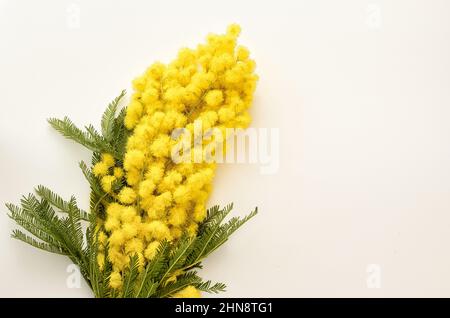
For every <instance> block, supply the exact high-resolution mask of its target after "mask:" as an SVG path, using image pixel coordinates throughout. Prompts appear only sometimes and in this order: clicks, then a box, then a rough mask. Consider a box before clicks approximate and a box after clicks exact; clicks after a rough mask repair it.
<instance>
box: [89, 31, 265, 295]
mask: <svg viewBox="0 0 450 318" xmlns="http://www.w3.org/2000/svg"><path fill="white" fill-rule="evenodd" d="M239 33H240V27H239V26H238V25H231V26H230V27H229V28H228V30H227V32H226V34H223V35H216V34H212V35H209V36H208V37H207V40H206V43H205V44H200V45H198V46H197V48H195V49H188V48H183V49H181V50H180V51H179V52H178V55H177V57H176V58H175V59H174V60H173V61H172V62H170V63H168V64H167V65H165V64H162V63H159V62H157V63H154V64H153V65H151V66H150V67H149V68H148V69H147V70H146V71H145V72H144V73H143V74H141V75H140V76H138V77H137V78H136V79H135V80H134V81H133V89H134V93H133V95H132V97H131V101H130V103H129V105H128V107H127V110H126V116H125V120H124V123H125V126H126V127H127V129H129V130H130V136H129V137H128V141H127V145H126V153H125V155H124V158H123V163H121V160H115V159H114V158H113V157H112V156H111V155H110V154H103V155H102V157H101V161H100V162H98V163H97V164H96V165H95V166H94V167H93V173H94V175H95V176H97V177H99V180H100V182H101V183H100V184H101V186H102V188H103V190H104V191H105V192H106V193H108V194H109V195H110V196H111V198H112V199H113V200H114V202H113V203H109V204H107V206H105V208H106V209H105V211H106V213H105V215H106V218H105V223H104V230H105V231H106V235H107V236H108V243H109V250H108V252H107V256H108V258H109V260H110V261H111V262H112V265H113V269H114V272H113V273H112V274H111V279H110V285H111V287H113V288H120V287H121V284H122V276H121V275H122V270H123V268H125V267H126V266H127V264H128V263H129V257H130V256H132V255H134V254H137V255H138V257H139V260H140V265H141V263H142V265H145V263H147V262H148V261H150V260H151V259H152V258H154V256H155V255H156V253H157V250H158V247H159V245H160V242H161V241H163V240H167V241H169V242H170V241H174V240H177V239H178V238H180V237H181V236H182V235H183V233H187V234H188V235H191V236H195V235H196V234H197V231H198V224H200V223H201V222H202V221H203V220H204V218H205V217H206V205H207V200H208V197H209V195H210V192H211V188H212V182H213V178H214V174H215V169H216V164H215V163H214V162H209V161H206V158H205V156H204V153H203V152H200V155H199V158H197V157H198V153H196V152H195V149H194V151H193V152H192V153H188V154H187V157H188V158H191V159H192V158H195V159H199V160H195V161H193V162H175V161H173V158H172V152H173V150H174V149H175V147H176V146H177V143H178V142H179V140H178V139H176V138H172V133H173V132H174V131H175V130H176V129H178V128H185V129H186V131H187V133H188V134H190V135H191V137H192V138H191V141H190V142H189V146H190V147H192V146H194V144H195V142H196V141H195V138H194V137H195V130H196V129H197V128H196V127H197V126H196V124H197V123H200V128H201V129H203V130H206V131H207V130H209V129H217V130H219V131H220V132H223V131H225V129H226V128H245V127H247V126H248V125H249V123H250V120H251V119H250V115H249V112H248V109H249V107H250V105H251V103H252V100H253V92H254V90H255V86H256V81H257V76H256V75H255V74H254V69H255V63H254V61H253V60H251V59H250V58H249V51H248V50H247V49H246V48H244V47H237V46H236V41H237V37H238V35H239ZM181 138H184V137H180V139H181ZM224 142H226V140H220V139H216V138H214V139H210V140H204V141H203V144H204V145H212V146H215V145H217V146H219V148H220V147H223V143H224ZM116 180H117V181H121V182H122V184H123V186H122V187H121V188H120V189H113V187H112V184H113V183H114V182H115V181H116ZM102 240H104V238H102ZM99 263H100V262H99ZM175 297H200V292H199V291H198V290H197V289H196V288H195V287H194V286H188V287H186V288H185V289H183V290H181V291H179V292H178V293H177V294H176V296H175Z"/></svg>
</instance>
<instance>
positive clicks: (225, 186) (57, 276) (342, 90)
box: [0, 0, 450, 297]
mask: <svg viewBox="0 0 450 318" xmlns="http://www.w3.org/2000/svg"><path fill="white" fill-rule="evenodd" d="M71 4H74V5H75V7H73V6H71ZM77 7H78V8H79V9H80V21H79V22H80V24H79V28H73V27H74V26H76V21H75V22H74V21H73V20H70V19H69V21H67V19H68V15H69V14H71V13H73V11H70V8H72V9H73V8H77ZM68 8H69V11H67V10H68ZM449 14H450V2H448V1H445V0H442V1H438V0H435V1H424V0H423V1H412V0H408V1H398V0H397V1H363V0H361V1H356V0H355V1H350V0H345V1H332V0H330V1H324V0H321V1H317V0H316V1H313V0H311V1H298V0H295V1H272V2H268V1H230V0H227V1H220V2H219V1H176V2H174V1H167V0H164V1H106V0H103V1H87V0H73V1H61V0H53V1H31V0H30V1H17V0H14V1H12V0H11V1H4V0H3V1H0V87H1V103H0V105H1V106H0V107H1V117H0V177H1V180H2V183H1V191H0V202H1V203H2V204H3V203H4V202H18V200H19V198H20V195H21V194H25V193H28V192H29V191H31V190H32V188H33V187H34V186H36V185H38V184H41V183H42V184H45V185H47V186H49V187H51V188H54V189H56V190H57V191H58V192H59V193H61V194H63V195H70V194H75V195H76V196H77V197H78V199H79V201H80V202H81V203H82V205H83V206H84V207H87V200H88V188H87V184H86V183H85V182H84V180H83V177H82V174H81V172H80V171H79V169H78V167H77V162H78V161H79V160H81V159H85V160H87V159H88V158H89V152H88V151H86V150H83V149H82V148H81V147H79V146H77V145H75V144H73V143H71V142H69V141H66V140H64V139H63V138H61V137H60V136H58V135H57V134H56V133H54V132H53V131H51V129H50V128H49V126H48V125H47V123H46V118H47V117H49V116H56V117H62V116H64V115H69V116H70V117H71V118H72V119H73V120H74V121H75V122H76V123H77V124H87V123H90V122H93V123H96V124H98V122H99V118H100V115H101V113H102V111H103V109H104V107H105V106H106V104H107V102H108V101H109V100H110V99H112V98H113V97H114V96H116V95H117V93H118V92H119V91H120V90H121V89H123V88H128V87H129V86H130V82H131V80H132V79H133V78H134V77H135V76H136V75H137V74H139V73H140V72H142V71H143V70H144V69H145V67H146V66H148V65H149V64H150V63H152V62H153V61H155V60H162V61H169V60H170V59H171V58H172V57H173V56H174V55H175V54H176V51H177V49H178V48H179V47H181V46H194V45H196V44H197V43H198V42H199V41H202V40H203V39H204V37H205V35H206V34H207V33H208V32H222V31H223V30H224V29H225V28H226V25H228V24H229V23H230V22H238V23H240V24H241V25H242V28H243V33H242V36H241V38H240V42H241V43H242V44H244V45H246V46H248V47H249V48H250V50H251V52H252V54H253V56H254V58H255V59H256V61H257V65H258V68H257V70H258V73H259V75H260V77H261V80H260V82H259V85H258V89H257V96H256V101H255V104H254V108H253V115H254V122H253V127H268V128H279V129H280V134H281V137H280V138H281V139H280V169H279V171H278V173H276V174H274V175H269V176H267V175H265V176H263V175H261V174H260V173H259V167H258V166H256V165H227V166H223V167H220V169H219V171H218V175H217V178H216V180H215V189H214V195H213V197H212V198H211V200H210V202H211V203H228V202H231V201H234V202H235V206H236V208H237V209H236V212H237V213H242V214H244V213H247V212H249V211H250V210H251V208H252V207H253V206H255V205H258V206H259V208H260V214H259V216H258V217H257V218H256V219H255V220H253V221H252V222H251V223H249V224H248V226H246V227H245V228H243V229H242V230H241V231H240V232H239V233H238V234H237V235H236V236H235V237H234V238H233V239H232V240H231V241H230V242H229V243H228V244H227V245H226V246H225V247H224V248H222V250H220V251H219V252H218V253H216V254H215V255H214V256H212V257H211V258H210V259H209V260H208V261H207V262H206V263H205V267H206V269H205V270H204V272H203V275H204V276H205V277H207V278H210V279H213V280H220V281H224V282H226V283H227V284H228V286H229V287H228V292H227V293H226V294H223V296H227V297H232V296H237V297H239V296H247V297H259V296H269V297H270V296H274V297H275V296H287V297H309V296H344V297H345V296H362V297H366V296H375V297H378V296H446V297H449V296H450V257H449V255H450V249H449V247H450V125H449V118H450V107H449V106H450V91H449V88H450V59H449V56H450V43H449V39H450V37H449V35H450V19H449ZM68 22H69V23H68ZM74 23H75V25H74ZM2 210H3V211H4V212H5V213H2V214H1V215H0V222H1V231H0V232H1V233H2V235H0V246H1V248H0V259H1V260H2V261H1V265H0V266H1V267H0V269H1V271H0V275H1V276H0V281H1V282H2V283H1V284H0V296H27V297H28V296H38V297H40V296H43V297H44V296H56V297H80V296H81V297H90V296H91V294H90V292H89V290H88V289H87V287H86V286H84V285H83V288H81V289H68V288H67V287H66V278H67V276H68V274H67V273H66V267H67V265H68V264H69V262H68V261H67V260H65V259H64V258H63V257H60V256H56V255H50V254H47V253H44V252H41V251H38V250H35V249H33V248H31V247H29V246H26V245H24V244H22V243H20V242H17V241H13V240H11V239H10V238H9V237H8V235H9V232H10V230H11V229H12V228H13V224H12V222H11V221H10V220H9V219H8V218H7V217H6V208H4V209H2ZM369 264H378V265H379V266H380V267H379V268H380V269H381V288H378V289H370V288H368V287H367V284H366V279H367V277H368V276H367V273H366V269H367V266H368V265H369Z"/></svg>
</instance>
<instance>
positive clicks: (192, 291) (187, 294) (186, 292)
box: [173, 286, 202, 298]
mask: <svg viewBox="0 0 450 318" xmlns="http://www.w3.org/2000/svg"><path fill="white" fill-rule="evenodd" d="M201 296H202V295H201V293H200V291H199V290H198V289H197V288H195V287H194V286H188V287H186V288H184V289H182V290H180V291H179V292H177V293H175V294H174V295H173V298H200V297H201Z"/></svg>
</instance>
